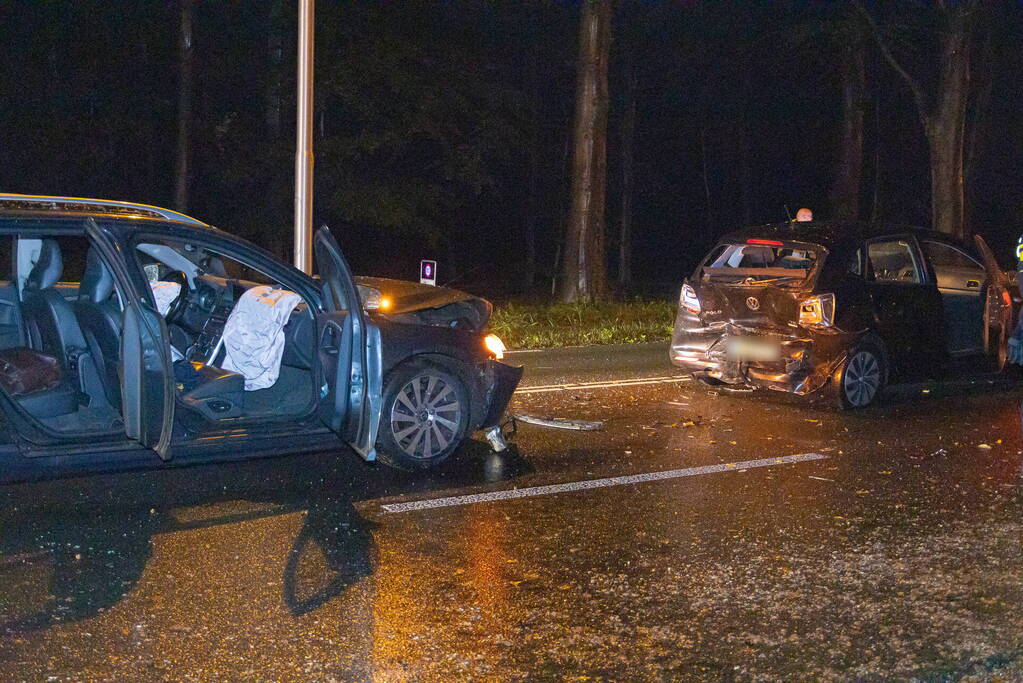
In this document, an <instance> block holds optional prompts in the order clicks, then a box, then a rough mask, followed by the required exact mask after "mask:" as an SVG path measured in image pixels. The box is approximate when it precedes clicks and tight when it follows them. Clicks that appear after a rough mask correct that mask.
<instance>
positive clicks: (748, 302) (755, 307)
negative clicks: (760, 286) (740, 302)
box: [746, 296, 760, 311]
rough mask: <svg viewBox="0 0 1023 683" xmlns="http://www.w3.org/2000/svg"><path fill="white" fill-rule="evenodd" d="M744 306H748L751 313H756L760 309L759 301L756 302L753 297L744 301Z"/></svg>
mask: <svg viewBox="0 0 1023 683" xmlns="http://www.w3.org/2000/svg"><path fill="white" fill-rule="evenodd" d="M746 305H747V306H749V309H750V310H751V311H756V310H759V309H760V301H758V300H757V298H756V297H755V296H751V297H750V298H748V299H746Z"/></svg>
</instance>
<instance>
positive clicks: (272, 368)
mask: <svg viewBox="0 0 1023 683" xmlns="http://www.w3.org/2000/svg"><path fill="white" fill-rule="evenodd" d="M136 254H137V256H138V259H139V263H140V265H141V266H142V267H143V269H144V271H145V273H146V275H147V277H148V278H149V280H150V285H151V287H152V289H153V293H154V300H155V301H156V303H157V307H158V309H159V311H160V313H161V314H162V315H163V316H164V318H165V320H166V322H167V329H168V332H169V336H170V339H169V342H170V344H171V354H172V358H173V361H174V362H173V368H174V382H175V387H176V395H177V406H178V411H177V412H178V414H179V415H182V414H186V415H191V416H192V417H193V418H194V419H196V420H199V421H201V422H205V423H207V424H211V423H222V422H224V421H230V422H234V421H237V420H239V419H243V418H260V419H261V420H266V419H267V418H275V419H279V418H289V417H292V418H293V417H295V416H297V415H304V414H306V413H308V412H309V411H311V410H312V408H313V407H314V405H315V402H316V400H317V398H318V396H319V393H320V392H319V391H318V390H317V387H316V386H315V384H316V382H315V379H314V358H315V356H314V353H315V348H314V340H315V319H314V316H313V312H312V310H311V308H310V306H309V304H308V302H306V301H304V300H302V299H301V298H300V297H299V296H298V295H296V294H292V293H290V292H287V290H286V289H285V288H283V287H282V285H281V284H280V283H277V282H274V281H273V280H271V279H269V278H267V277H266V276H264V275H263V274H262V273H259V272H258V271H255V270H253V269H251V268H248V267H247V266H245V265H244V264H242V263H240V262H238V261H235V260H233V259H230V258H227V257H225V256H223V255H220V254H217V253H214V252H212V251H208V250H206V249H203V248H202V247H200V246H198V245H194V244H185V243H181V244H176V243H172V242H160V243H154V242H147V243H143V244H139V245H137V250H136ZM4 255H6V257H7V258H5V259H3V258H2V257H3V256H4ZM0 259H2V264H3V266H2V267H3V268H5V269H6V271H7V272H6V273H0V277H2V278H3V279H2V280H0V389H2V390H3V391H4V392H5V393H6V394H7V395H8V396H9V397H10V398H11V399H12V400H13V401H15V402H17V403H18V404H19V405H20V406H21V408H22V409H23V410H24V411H25V412H26V413H27V414H28V415H29V416H31V417H32V418H34V419H35V420H36V421H38V422H39V423H41V424H42V425H44V426H45V427H48V428H49V429H51V430H54V431H57V432H61V433H75V434H78V433H96V432H104V433H106V432H115V431H121V430H122V429H123V424H122V419H121V407H122V406H121V378H120V373H121V368H120V354H121V326H122V319H123V318H122V315H123V310H124V306H123V304H122V302H123V300H124V298H123V295H122V293H121V292H120V291H119V289H118V285H117V283H116V281H115V279H114V277H113V275H112V273H111V271H110V269H109V268H108V266H107V265H106V264H105V263H104V261H103V259H102V258H101V256H100V254H99V252H98V251H97V250H96V249H95V248H93V247H92V246H91V245H90V243H89V240H88V239H87V238H86V237H85V236H67V235H60V236H57V235H55V236H53V237H51V238H44V239H23V238H18V237H14V236H2V237H0ZM245 299H250V300H251V301H253V302H256V303H257V304H266V303H267V302H272V301H276V300H277V299H287V300H288V302H289V303H288V310H287V311H284V314H283V316H282V315H278V316H277V317H276V318H275V319H273V320H271V319H270V318H271V317H272V315H271V314H272V313H274V312H275V309H274V307H273V306H271V305H249V306H248V308H247V309H246V310H245V315H240V314H238V313H236V309H238V311H241V310H242V309H243V306H242V305H241V302H242V301H243V300H245ZM281 312H282V311H281V310H280V309H279V310H277V311H276V313H278V314H280V313H281ZM232 318H234V322H231V321H232ZM225 328H228V332H229V335H228V337H229V338H227V339H225ZM231 335H233V336H231ZM232 349H234V350H235V351H236V352H237V350H239V349H241V350H243V351H249V350H251V351H252V352H253V354H254V355H253V357H246V358H245V359H243V360H244V361H245V362H243V363H241V367H240V368H238V369H229V368H230V366H231V361H232V355H231V354H232ZM253 359H254V360H253ZM236 364H237V362H236ZM254 364H255V365H257V366H259V367H257V368H256V369H257V370H262V371H263V372H262V374H261V375H260V377H259V378H258V379H259V382H257V383H256V385H255V386H252V384H253V383H252V382H250V381H249V377H248V375H249V374H251V373H252V371H253V365H254ZM225 366H228V367H225ZM182 408H184V409H186V410H185V411H184V413H183V412H182V410H181V409H182Z"/></svg>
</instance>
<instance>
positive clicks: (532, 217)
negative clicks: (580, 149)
mask: <svg viewBox="0 0 1023 683" xmlns="http://www.w3.org/2000/svg"><path fill="white" fill-rule="evenodd" d="M528 11H529V40H530V46H529V53H528V54H527V56H526V80H527V83H526V87H525V91H526V97H527V109H528V112H529V121H528V123H527V125H528V126H529V133H528V136H527V138H528V146H529V150H528V156H529V159H528V164H529V166H528V170H527V177H526V190H527V192H528V193H529V194H528V197H527V199H526V215H525V220H524V221H523V225H522V234H523V241H524V242H525V247H526V262H525V265H524V267H523V271H522V285H523V288H524V289H525V290H526V291H527V292H532V291H533V288H534V287H536V268H537V265H536V256H537V248H536V224H537V215H538V213H539V206H540V201H539V197H538V192H539V182H538V176H539V173H540V169H539V164H540V131H539V128H540V114H539V107H540V97H541V96H540V26H539V24H540V22H539V20H538V17H537V14H538V12H539V11H540V9H539V7H538V5H537V3H535V2H531V3H530V4H529V10H528Z"/></svg>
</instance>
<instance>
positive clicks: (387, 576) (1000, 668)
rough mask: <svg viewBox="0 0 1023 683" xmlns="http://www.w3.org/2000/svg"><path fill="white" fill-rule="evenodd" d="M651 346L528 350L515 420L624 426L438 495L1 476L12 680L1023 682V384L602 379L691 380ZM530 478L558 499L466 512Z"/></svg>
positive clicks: (481, 473)
mask: <svg viewBox="0 0 1023 683" xmlns="http://www.w3.org/2000/svg"><path fill="white" fill-rule="evenodd" d="M651 348H652V347H640V348H636V349H622V348H610V349H601V350H592V349H580V350H575V351H562V352H558V353H557V354H546V353H540V354H522V355H518V356H516V357H515V359H514V360H516V361H517V362H525V363H526V364H527V366H528V367H529V368H530V371H529V372H530V379H529V381H528V382H526V383H525V384H528V385H529V386H531V387H532V390H531V391H524V392H522V393H520V394H519V395H518V396H517V398H516V399H515V404H514V406H513V411H515V412H520V413H528V414H533V415H553V416H561V417H569V418H582V419H597V420H603V421H605V429H604V430H603V431H599V432H574V431H556V430H550V429H543V428H539V427H534V426H530V425H522V426H520V428H519V431H518V434H517V435H516V438H515V446H514V448H513V449H512V450H511V451H510V452H509V453H507V454H504V455H501V456H497V455H492V454H489V453H488V451H487V449H486V448H485V447H483V445H482V444H475V445H473V446H470V447H468V448H466V449H465V452H463V453H462V454H461V456H460V457H459V458H458V459H457V460H456V461H454V462H452V463H451V464H450V465H449V466H447V467H445V469H444V470H443V471H440V472H437V473H435V474H432V475H430V476H429V477H420V478H410V477H407V476H402V475H396V474H394V473H392V472H390V471H388V470H385V469H383V468H377V467H371V466H367V465H365V464H363V463H362V462H361V461H359V460H358V459H357V458H356V457H355V456H353V455H351V454H348V453H332V454H321V455H316V456H298V457H286V458H277V459H270V460H263V461H257V462H248V463H241V464H232V465H217V466H208V467H191V468H181V469H176V470H168V471H150V472H136V473H126V474H118V475H103V476H93V477H83V478H77V479H68V480H63V481H54V482H43V483H35V484H24V485H16V486H7V487H4V488H3V489H2V491H0V495H2V498H0V502H2V508H0V678H2V679H4V680H15V679H25V680H45V679H48V678H49V679H53V680H65V679H66V680H118V681H123V680H156V679H174V680H211V679H217V680H239V679H246V680H300V679H308V680H379V681H404V680H410V681H431V680H458V681H460V680H651V681H660V680H850V679H856V680H871V679H878V680H879V679H892V678H897V679H910V678H914V677H915V678H919V679H923V680H957V679H960V678H964V677H966V678H971V677H972V678H973V679H977V680H1021V679H1023V553H1021V550H1023V548H1021V545H1023V517H1021V512H1023V496H1021V493H1023V479H1021V455H1020V454H1021V452H1023V439H1021V434H1020V418H1019V415H1020V401H1021V399H1023V391H1020V390H1019V389H1015V388H1008V389H1007V388H1005V387H991V386H987V385H986V383H985V382H978V383H975V384H976V385H977V386H974V387H972V388H967V387H966V386H965V385H964V384H963V383H955V384H952V383H949V384H930V385H927V386H926V387H922V388H921V387H903V388H901V390H900V391H898V392H896V394H895V396H894V397H893V398H891V399H889V400H888V401H886V402H885V403H883V404H882V405H880V406H878V407H876V408H872V409H869V410H867V411H864V412H861V413H855V414H849V413H844V414H840V413H835V412H831V411H829V410H826V409H824V408H821V407H818V406H813V405H809V406H808V405H805V404H802V403H798V402H792V401H788V400H783V399H780V398H778V397H775V396H767V397H753V398H751V397H745V396H739V397H737V396H728V395H713V394H708V393H707V392H706V391H704V390H702V389H699V388H697V387H696V386H694V385H693V384H691V383H688V382H676V383H671V384H668V383H656V384H638V385H635V384H634V385H627V386H609V387H604V386H594V385H595V384H597V383H599V382H602V381H605V380H612V381H620V380H622V379H626V378H630V377H648V378H649V377H663V376H670V375H672V374H673V372H672V371H671V369H670V368H669V366H668V365H667V363H666V362H664V361H663V358H664V355H661V356H660V358H661V359H662V360H658V359H657V355H658V354H657V353H656V350H651ZM641 358H646V359H647V360H641ZM564 364H575V365H574V367H573V368H572V369H570V370H567V371H566V370H563V369H562V370H559V369H556V368H558V367H563V365H564ZM545 366H551V367H550V368H548V369H544V367H545ZM622 368H625V369H622ZM570 381H575V382H585V383H587V384H589V385H590V386H589V387H584V388H567V389H560V390H556V391H537V390H536V389H537V387H546V386H549V385H552V384H560V383H564V382H570ZM924 390H926V393H922V392H923V391H924ZM811 454H813V455H812V457H814V458H815V459H805V460H802V461H798V462H794V463H790V462H787V461H782V462H780V463H777V464H773V463H772V462H771V461H772V460H774V459H780V458H783V457H784V456H792V455H806V456H807V458H809V457H811ZM765 459H766V460H767V461H768V462H767V463H764V462H757V463H753V464H759V465H766V466H758V467H751V466H750V461H764V460H765ZM701 467H705V469H703V470H701V469H698V468H701ZM708 470H709V471H708ZM668 471H671V472H673V474H672V475H670V476H671V478H666V479H661V480H656V481H643V482H640V483H624V484H619V485H613V484H615V480H614V478H617V477H624V476H628V475H637V474H639V475H642V474H645V473H652V472H668ZM700 472H704V473H700ZM603 479H610V480H611V481H610V482H609V484H610V485H607V486H604V487H601V488H592V489H581V490H568V491H564V490H562V491H559V492H553V493H552V492H550V491H549V490H547V489H543V488H542V487H544V486H548V485H554V484H564V483H569V484H571V483H573V482H580V481H592V480H603ZM605 483H608V482H605ZM534 487H541V488H538V490H537V489H536V488H534ZM511 489H519V490H521V489H526V493H535V494H537V495H528V496H526V497H521V498H514V499H509V500H497V501H490V502H475V503H473V502H469V501H471V500H476V499H467V498H461V496H466V495H473V494H486V493H488V492H502V491H509V490H511ZM499 495H504V494H499ZM439 498H449V499H451V500H448V501H447V504H446V505H445V506H444V507H435V508H430V509H421V510H412V511H402V510H403V509H404V508H402V507H400V506H402V505H403V504H405V503H409V502H413V501H420V500H434V499H439ZM389 506H398V507H389ZM391 510H396V511H391ZM999 677H1000V678H999Z"/></svg>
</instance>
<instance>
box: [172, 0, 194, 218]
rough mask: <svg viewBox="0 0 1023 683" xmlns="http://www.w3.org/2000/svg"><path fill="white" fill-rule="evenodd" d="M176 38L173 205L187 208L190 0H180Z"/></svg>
mask: <svg viewBox="0 0 1023 683" xmlns="http://www.w3.org/2000/svg"><path fill="white" fill-rule="evenodd" d="M180 6H181V33H180V36H179V40H178V143H177V144H178V147H177V159H176V163H175V165H174V208H175V209H177V210H178V211H187V210H188V180H189V174H190V169H189V167H190V165H191V160H192V80H193V54H194V46H193V35H192V8H193V6H192V0H181V3H180Z"/></svg>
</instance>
